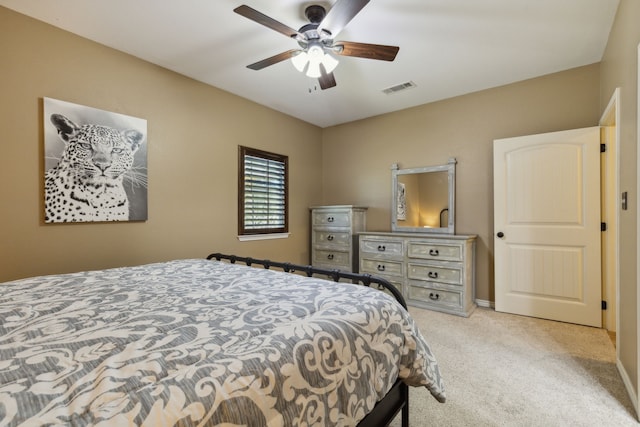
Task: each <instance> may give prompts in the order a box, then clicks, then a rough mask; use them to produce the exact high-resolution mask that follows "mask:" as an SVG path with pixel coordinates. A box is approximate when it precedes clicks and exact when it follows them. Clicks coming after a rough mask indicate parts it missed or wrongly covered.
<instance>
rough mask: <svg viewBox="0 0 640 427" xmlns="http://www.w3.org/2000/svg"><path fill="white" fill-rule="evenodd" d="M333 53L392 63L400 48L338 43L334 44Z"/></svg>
mask: <svg viewBox="0 0 640 427" xmlns="http://www.w3.org/2000/svg"><path fill="white" fill-rule="evenodd" d="M333 47H334V48H336V49H334V51H335V53H337V54H338V55H343V56H356V57H358V58H368V59H379V60H382V61H393V60H394V59H396V55H397V54H398V51H399V50H400V48H399V47H398V46H386V45H383V44H369V43H356V42H345V41H339V42H335V43H334V46H333Z"/></svg>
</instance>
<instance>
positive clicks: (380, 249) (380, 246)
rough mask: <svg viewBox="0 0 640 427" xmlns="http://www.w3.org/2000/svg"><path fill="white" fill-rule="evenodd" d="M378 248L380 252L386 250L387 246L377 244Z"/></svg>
mask: <svg viewBox="0 0 640 427" xmlns="http://www.w3.org/2000/svg"><path fill="white" fill-rule="evenodd" d="M378 250H379V251H380V252H384V251H386V250H387V248H385V247H384V246H382V245H379V246H378Z"/></svg>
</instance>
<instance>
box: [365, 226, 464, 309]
mask: <svg viewBox="0 0 640 427" xmlns="http://www.w3.org/2000/svg"><path fill="white" fill-rule="evenodd" d="M475 245H476V236H471V235H446V234H443V235H439V234H437V235H436V234H431V235H424V234H419V233H415V234H412V233H411V234H410V233H376V232H364V233H360V234H359V244H358V246H359V265H360V273H369V274H372V275H377V276H381V277H383V278H385V279H387V280H389V281H390V282H391V283H393V284H394V285H396V286H397V287H398V289H399V290H400V291H401V292H402V295H403V296H404V297H405V299H406V300H407V304H409V305H414V306H416V307H422V308H427V309H432V310H437V311H443V312H445V313H450V314H457V315H460V316H465V317H467V316H469V315H470V314H471V312H472V311H473V310H474V309H475V307H476V303H475Z"/></svg>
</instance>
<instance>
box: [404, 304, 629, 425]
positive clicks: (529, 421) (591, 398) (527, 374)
mask: <svg viewBox="0 0 640 427" xmlns="http://www.w3.org/2000/svg"><path fill="white" fill-rule="evenodd" d="M409 311H410V312H411V314H412V315H413V317H414V318H415V319H416V321H417V323H418V325H419V327H420V330H421V331H422V334H423V335H424V336H425V337H426V339H427V341H428V342H429V344H430V346H431V348H432V350H433V351H434V353H435V355H436V358H437V359H438V362H439V364H440V368H441V371H442V375H443V377H444V380H445V386H446V389H447V402H446V403H444V404H440V403H438V402H437V401H436V400H435V399H434V398H433V397H431V395H430V394H429V392H428V391H427V390H426V389H424V388H420V389H417V388H411V391H410V423H411V424H410V425H411V426H412V427H422V426H474V427H475V426H638V425H639V424H638V422H637V421H636V418H635V413H634V410H633V405H632V403H631V401H630V399H629V397H628V396H627V393H626V390H625V388H624V385H623V383H622V379H621V378H620V375H619V373H618V371H617V368H616V365H615V349H614V347H613V344H612V343H611V341H610V339H609V337H608V335H607V332H606V331H605V330H602V329H596V328H590V327H585V326H578V325H572V324H567V323H559V322H552V321H548V320H541V319H534V318H530V317H522V316H514V315H509V314H504V313H496V312H495V311H494V310H491V309H482V308H478V309H476V311H475V312H474V313H473V314H472V315H471V317H470V318H462V317H458V316H451V315H447V314H442V313H436V312H433V311H428V310H421V309H416V308H410V309H409ZM392 426H400V423H399V417H397V418H396V420H394V422H393V423H392Z"/></svg>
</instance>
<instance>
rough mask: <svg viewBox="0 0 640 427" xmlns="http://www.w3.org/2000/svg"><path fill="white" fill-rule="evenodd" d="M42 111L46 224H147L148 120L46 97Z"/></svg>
mask: <svg viewBox="0 0 640 427" xmlns="http://www.w3.org/2000/svg"><path fill="white" fill-rule="evenodd" d="M44 110H45V111H44V113H45V114H44V119H45V129H47V131H46V132H45V155H46V161H45V185H44V187H45V188H44V193H45V203H44V204H45V212H44V220H45V222H47V223H52V222H104V221H132V220H146V219H147V210H146V188H147V185H146V184H147V180H146V149H144V148H145V147H144V146H145V144H144V142H145V133H146V121H144V120H142V119H137V118H132V117H130V116H123V115H120V114H116V113H109V112H106V111H103V110H97V109H93V108H89V107H83V106H78V105H77V104H71V103H67V102H64V101H58V100H52V99H50V98H45V109H44ZM47 121H48V122H49V123H46V122H47ZM47 126H48V128H47ZM141 151H143V154H144V155H143V156H139V155H138V153H140V152H141Z"/></svg>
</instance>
